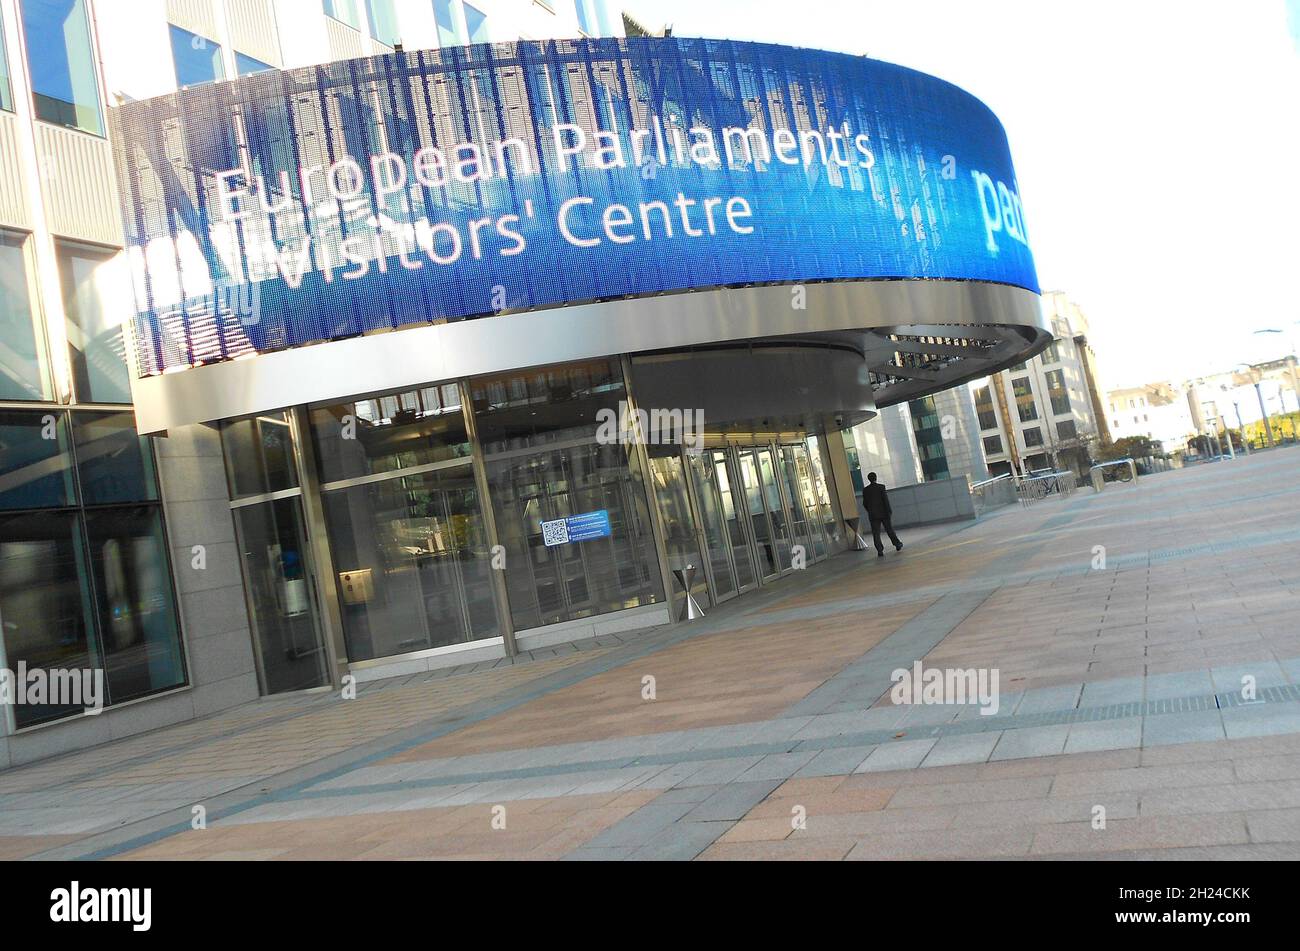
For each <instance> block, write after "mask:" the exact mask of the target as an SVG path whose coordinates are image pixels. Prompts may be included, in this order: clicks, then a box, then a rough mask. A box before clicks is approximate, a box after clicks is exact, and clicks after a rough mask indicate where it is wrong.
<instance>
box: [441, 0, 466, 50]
mask: <svg viewBox="0 0 1300 951" xmlns="http://www.w3.org/2000/svg"><path fill="white" fill-rule="evenodd" d="M433 18H434V20H436V21H437V23H438V45H439V46H460V45H461V44H462V43H464V42H465V41H464V39H463V38H462V37H461V35H460V27H459V26H458V25H457V23H456V9H455V7H454V6H453V5H452V0H433Z"/></svg>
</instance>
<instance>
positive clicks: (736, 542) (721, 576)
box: [686, 450, 754, 604]
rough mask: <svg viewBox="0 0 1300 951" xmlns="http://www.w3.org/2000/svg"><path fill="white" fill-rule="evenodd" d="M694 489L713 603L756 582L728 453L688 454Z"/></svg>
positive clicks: (733, 595) (723, 599)
mask: <svg viewBox="0 0 1300 951" xmlns="http://www.w3.org/2000/svg"><path fill="white" fill-rule="evenodd" d="M686 465H687V468H688V470H689V471H690V477H691V489H692V491H693V493H694V497H695V507H696V511H697V512H698V513H699V519H700V534H701V536H702V538H703V543H704V547H705V550H706V552H707V555H708V557H707V558H706V559H705V564H704V567H705V570H706V571H707V573H708V576H709V590H710V591H711V592H712V594H713V600H714V603H715V604H716V603H719V602H722V601H726V600H727V599H728V598H732V597H735V596H736V595H737V594H738V593H740V591H742V590H748V589H749V588H751V587H753V585H754V569H753V566H752V565H751V564H750V560H749V543H748V542H747V541H746V539H745V532H744V529H743V528H742V527H741V524H740V521H739V519H737V517H736V507H735V503H734V501H733V499H732V497H731V482H730V480H729V479H728V477H727V457H726V453H724V452H721V451H718V450H713V451H709V452H704V453H700V454H688V455H687V457H686Z"/></svg>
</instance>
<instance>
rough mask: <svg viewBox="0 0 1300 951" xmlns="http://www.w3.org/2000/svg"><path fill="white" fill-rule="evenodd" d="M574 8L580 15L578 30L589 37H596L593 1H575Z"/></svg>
mask: <svg viewBox="0 0 1300 951" xmlns="http://www.w3.org/2000/svg"><path fill="white" fill-rule="evenodd" d="M573 8H574V10H575V11H576V12H577V14H578V29H580V30H581V31H582V32H583V33H586V34H587V35H588V36H594V35H595V34H596V23H595V18H594V17H593V16H592V10H591V0H573Z"/></svg>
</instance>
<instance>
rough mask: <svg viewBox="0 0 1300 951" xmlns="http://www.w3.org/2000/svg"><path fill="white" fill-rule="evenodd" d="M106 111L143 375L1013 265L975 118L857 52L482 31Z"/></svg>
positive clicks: (1026, 266)
mask: <svg viewBox="0 0 1300 951" xmlns="http://www.w3.org/2000/svg"><path fill="white" fill-rule="evenodd" d="M113 123H114V128H115V136H114V148H115V150H116V153H117V154H116V158H117V163H116V164H117V168H118V174H119V179H120V182H119V184H120V194H121V196H122V200H123V209H124V210H123V220H124V225H125V229H126V235H127V252H128V258H129V260H130V263H131V266H132V273H133V284H134V288H135V295H136V301H135V303H136V307H135V319H134V340H135V349H136V354H135V356H136V359H137V365H138V372H139V373H140V374H141V375H152V374H157V373H161V372H163V371H165V370H172V369H180V368H185V367H192V366H197V365H201V364H205V363H211V362H217V361H221V360H227V359H232V358H236V357H241V356H246V355H250V354H253V353H264V352H269V351H273V350H278V349H283V348H286V347H297V346H301V345H304V344H310V343H318V342H323V341H329V340H338V339H342V338H347V337H353V336H357V335H359V334H366V333H371V332H376V331H381V330H389V329H394V328H400V327H405V326H411V325H419V324H428V323H438V322H446V321H454V320H462V319H469V318H476V317H484V316H490V315H493V314H499V313H502V312H507V311H510V312H513V311H521V310H532V309H538V310H542V309H545V308H548V307H554V306H559V305H563V304H566V303H572V302H580V301H599V300H606V299H616V298H624V297H635V296H643V295H650V294H658V293H662V292H666V291H680V290H698V289H704V288H714V287H726V286H745V285H753V284H773V283H796V284H797V283H803V282H811V281H834V280H862V279H885V278H930V279H942V280H970V281H991V282H998V283H1005V284H1013V285H1017V286H1019V287H1024V288H1027V289H1029V290H1031V291H1037V289H1038V287H1037V280H1036V277H1035V273H1034V266H1033V258H1032V255H1031V253H1030V250H1029V245H1028V237H1027V230H1026V226H1025V221H1024V214H1023V210H1022V208H1021V203H1020V198H1019V187H1018V185H1017V182H1016V178H1015V172H1014V170H1013V168H1012V164H1011V159H1010V156H1009V154H1008V150H1007V142H1006V136H1005V134H1004V133H1003V130H1002V127H1001V125H1000V124H999V123H998V120H997V118H996V117H995V116H994V115H993V114H992V112H990V111H989V110H988V108H986V107H985V106H984V105H983V104H982V103H980V102H979V101H978V100H976V99H974V98H973V97H972V96H970V95H968V94H967V93H965V92H963V91H962V90H960V89H958V88H956V87H955V86H952V85H950V84H948V83H946V82H943V81H941V80H938V79H935V78H933V77H931V76H927V75H924V74H922V73H918V72H915V71H913V70H910V69H906V68H903V67H900V66H894V65H891V64H888V63H881V62H877V61H874V60H869V59H865V58H861V57H854V56H848V55H843V54H838V53H828V52H820V51H816V50H806V49H794V48H787V47H781V46H772V45H764V44H752V43H739V42H732V41H720V40H692V39H677V38H670V39H650V38H635V39H633V38H629V39H603V40H572V41H551V42H520V43H509V44H494V45H491V44H484V45H479V46H471V47H453V48H448V49H446V50H440V51H427V52H409V53H394V54H391V55H387V56H380V57H374V58H370V59H359V60H349V61H342V62H336V63H331V64H328V65H325V66H319V67H312V68H307V69H298V70H288V71H283V72H276V71H271V72H264V73H259V74H255V75H252V76H248V77H244V78H241V79H238V80H235V81H233V82H226V83H217V84H213V85H208V86H202V87H198V88H192V89H188V90H183V91H181V92H178V93H175V94H173V95H169V96H164V97H159V98H157V99H152V100H147V101H142V102H134V103H128V104H126V105H123V106H121V107H119V108H116V109H114V110H113ZM537 319H541V320H544V319H545V315H544V314H539V315H538V316H537Z"/></svg>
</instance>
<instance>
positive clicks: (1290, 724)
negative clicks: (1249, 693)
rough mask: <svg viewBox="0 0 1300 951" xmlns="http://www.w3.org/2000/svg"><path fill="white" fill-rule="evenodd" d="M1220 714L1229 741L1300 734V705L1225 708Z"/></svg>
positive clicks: (1262, 704)
mask: <svg viewBox="0 0 1300 951" xmlns="http://www.w3.org/2000/svg"><path fill="white" fill-rule="evenodd" d="M1220 713H1221V714H1222V715H1223V729H1224V732H1225V733H1227V734H1228V738H1229V739H1236V738H1238V737H1246V736H1270V735H1273V734H1278V733H1297V732H1300V703H1260V704H1255V705H1251V706H1241V707H1225V708H1224V709H1223V710H1221V711H1220Z"/></svg>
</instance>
